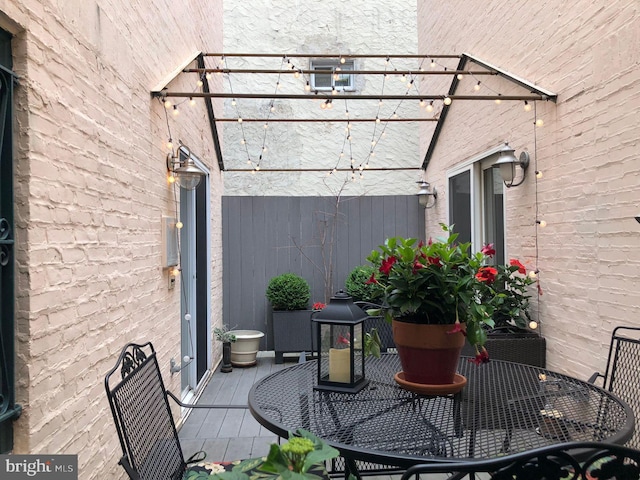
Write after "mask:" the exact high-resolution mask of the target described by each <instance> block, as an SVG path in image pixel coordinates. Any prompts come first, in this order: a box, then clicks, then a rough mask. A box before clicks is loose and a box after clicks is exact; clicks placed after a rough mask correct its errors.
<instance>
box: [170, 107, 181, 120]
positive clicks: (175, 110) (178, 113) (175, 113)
mask: <svg viewBox="0 0 640 480" xmlns="http://www.w3.org/2000/svg"><path fill="white" fill-rule="evenodd" d="M171 113H172V115H173V116H174V117H177V116H178V115H180V110H178V107H177V105H174V106H173V111H172V112H171Z"/></svg>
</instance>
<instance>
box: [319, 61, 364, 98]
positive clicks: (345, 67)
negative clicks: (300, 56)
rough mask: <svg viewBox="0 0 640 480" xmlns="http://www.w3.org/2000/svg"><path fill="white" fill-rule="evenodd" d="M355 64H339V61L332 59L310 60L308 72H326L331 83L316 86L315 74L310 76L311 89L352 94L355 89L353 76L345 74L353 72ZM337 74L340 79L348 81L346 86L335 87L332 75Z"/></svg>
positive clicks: (352, 62)
mask: <svg viewBox="0 0 640 480" xmlns="http://www.w3.org/2000/svg"><path fill="white" fill-rule="evenodd" d="M354 67H355V63H354V61H353V60H347V61H345V63H340V61H339V60H334V59H326V58H322V59H316V60H311V65H310V70H318V71H320V70H322V71H323V73H324V71H326V74H327V75H329V79H330V81H331V85H321V86H318V85H317V84H316V75H317V74H316V73H312V74H311V89H312V90H313V91H317V92H326V91H331V90H333V89H335V90H337V91H344V92H352V91H354V90H355V89H356V86H355V75H354V74H352V73H345V72H346V71H349V70H354ZM335 73H337V74H338V75H339V80H340V79H346V80H348V84H347V85H336V79H335V78H334V74H335Z"/></svg>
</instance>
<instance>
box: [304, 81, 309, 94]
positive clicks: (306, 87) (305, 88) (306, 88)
mask: <svg viewBox="0 0 640 480" xmlns="http://www.w3.org/2000/svg"><path fill="white" fill-rule="evenodd" d="M304 91H305V92H310V91H311V85H309V80H307V83H306V84H305V86H304Z"/></svg>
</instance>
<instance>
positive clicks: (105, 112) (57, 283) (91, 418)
mask: <svg viewBox="0 0 640 480" xmlns="http://www.w3.org/2000/svg"><path fill="white" fill-rule="evenodd" d="M188 3H189V8H186V7H185V6H184V5H183V4H182V2H172V1H169V0H152V1H140V0H126V1H124V0H100V1H95V0H68V1H64V2H50V1H44V2H43V1H40V0H20V1H17V2H16V1H8V2H7V1H0V27H1V28H3V29H5V30H8V31H9V32H11V33H13V34H14V35H15V38H14V41H13V45H12V48H13V54H14V69H15V71H16V72H17V74H18V75H19V76H20V83H19V86H18V87H17V88H16V122H15V146H16V153H15V211H16V230H17V232H16V237H17V246H18V249H17V279H16V295H17V300H16V316H17V318H16V322H17V357H18V358H17V367H16V368H17V382H18V390H17V401H18V402H19V403H20V404H22V405H23V407H24V411H23V414H22V416H21V417H20V419H19V420H18V421H17V423H16V434H15V448H14V452H15V453H69V454H75V453H77V454H78V455H79V468H80V476H81V477H82V478H92V479H98V478H99V479H106V478H121V477H123V470H122V469H121V468H120V467H119V466H118V465H117V460H118V457H119V448H120V447H119V444H118V441H117V437H116V434H115V429H114V426H113V422H112V420H111V415H110V413H109V411H108V405H107V401H106V397H105V392H104V387H103V377H104V374H105V373H106V372H107V371H108V370H109V369H110V368H111V367H112V366H113V364H114V363H115V360H116V359H117V355H118V353H119V350H120V349H121V348H122V347H123V346H124V344H125V343H127V342H129V341H138V342H142V341H146V340H151V341H153V342H154V343H155V346H156V348H157V350H158V351H159V352H160V357H159V360H160V364H161V368H162V371H163V374H164V375H165V379H166V380H167V382H168V384H169V386H170V387H172V388H173V389H174V390H175V391H179V388H180V384H179V378H180V376H179V375H176V376H173V377H170V376H169V375H168V372H169V359H170V357H175V358H180V289H179V288H175V289H172V290H170V289H168V272H167V270H164V269H162V267H161V249H160V245H161V217H162V215H173V214H175V211H176V202H175V197H174V191H173V188H172V187H171V186H169V184H168V182H167V175H166V167H165V157H166V154H167V150H166V141H167V139H168V137H169V135H168V130H167V122H168V123H169V127H170V128H171V134H172V137H173V139H174V142H175V143H177V140H178V139H180V140H182V141H183V142H184V143H185V144H186V145H188V146H189V147H190V148H191V150H192V151H193V152H194V154H196V155H197V156H198V157H199V158H200V159H201V160H202V161H203V162H204V164H205V165H206V166H207V167H208V168H209V170H210V173H211V185H212V188H211V211H212V232H213V235H212V239H211V249H212V258H213V267H212V292H211V305H212V317H213V319H214V320H213V321H214V322H215V321H218V322H219V321H221V310H220V308H221V307H220V305H221V294H220V291H221V261H220V251H221V241H220V233H219V232H220V194H221V190H222V182H221V175H220V172H219V171H218V167H217V159H216V158H215V153H214V148H213V144H212V140H211V134H210V130H209V125H208V121H207V118H206V111H205V108H204V104H203V102H200V103H198V104H196V106H194V107H193V108H191V109H190V108H189V107H188V105H187V103H184V104H183V105H181V108H180V109H181V112H182V113H181V115H180V116H179V120H178V119H176V118H173V117H172V116H169V118H168V120H167V119H166V118H165V110H164V107H163V106H162V105H161V104H160V103H159V102H158V101H157V100H155V99H152V98H151V96H150V91H151V89H152V88H153V87H154V86H156V85H157V84H158V83H159V82H161V81H162V80H163V79H164V78H165V77H167V76H169V75H170V74H171V72H172V71H173V70H175V69H176V68H177V67H178V66H180V65H181V64H182V63H183V62H184V61H186V60H187V59H188V58H189V57H190V56H193V54H194V52H197V51H200V50H201V51H219V50H221V49H222V9H221V5H220V3H219V2H207V1H199V0H196V1H191V2H188ZM195 81H196V79H195V78H191V79H190V81H188V80H182V79H178V80H177V83H176V82H174V83H172V84H171V85H172V86H177V87H178V88H183V89H189V90H192V89H194V88H195ZM213 81H214V82H217V80H215V79H214V80H213ZM180 82H182V84H180ZM216 88H218V87H216ZM178 198H179V197H178Z"/></svg>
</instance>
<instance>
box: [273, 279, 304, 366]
mask: <svg viewBox="0 0 640 480" xmlns="http://www.w3.org/2000/svg"><path fill="white" fill-rule="evenodd" d="M266 296H267V299H268V300H269V303H271V307H272V309H273V349H274V350H275V353H276V363H282V362H283V361H284V357H283V354H284V353H289V352H310V351H311V350H312V339H311V310H310V309H309V300H310V298H311V288H310V287H309V283H308V282H307V281H306V280H305V279H304V278H302V277H301V276H299V275H296V274H295V273H283V274H281V275H277V276H275V277H273V278H272V279H271V280H270V281H269V284H268V285H267V291H266Z"/></svg>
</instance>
